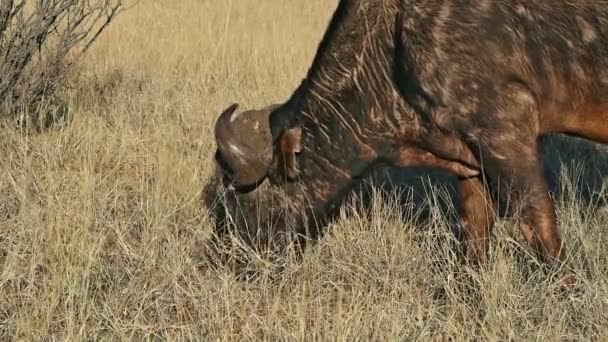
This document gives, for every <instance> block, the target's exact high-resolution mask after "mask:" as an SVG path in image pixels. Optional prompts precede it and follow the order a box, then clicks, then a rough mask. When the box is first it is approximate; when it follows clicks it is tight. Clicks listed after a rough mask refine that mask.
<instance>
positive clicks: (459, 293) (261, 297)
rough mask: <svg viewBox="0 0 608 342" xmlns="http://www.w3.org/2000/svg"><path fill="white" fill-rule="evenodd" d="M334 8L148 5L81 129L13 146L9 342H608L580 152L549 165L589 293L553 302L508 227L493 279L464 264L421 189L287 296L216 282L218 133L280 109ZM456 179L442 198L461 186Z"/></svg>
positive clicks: (600, 192)
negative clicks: (208, 186)
mask: <svg viewBox="0 0 608 342" xmlns="http://www.w3.org/2000/svg"><path fill="white" fill-rule="evenodd" d="M335 5H336V1H322V0H312V1H296V0H284V1H270V0H255V1H254V0H238V1H236V0H235V1H230V0H226V1H206V0H202V1H201V0H180V1H172V2H170V1H161V0H147V1H142V2H141V3H140V4H139V5H137V6H136V7H134V8H133V9H131V10H130V11H129V12H127V13H124V14H123V15H122V16H120V17H119V18H118V19H117V21H116V22H115V23H114V25H113V27H110V29H109V30H108V31H107V32H106V34H105V35H104V36H103V37H101V39H100V41H99V42H98V45H97V46H96V47H95V48H94V50H92V51H91V54H90V55H89V56H88V59H87V61H86V63H85V65H83V66H82V73H81V74H80V75H79V76H78V77H76V78H75V79H74V80H73V91H72V93H71V99H70V105H71V107H72V110H73V113H74V114H75V115H74V119H73V121H72V122H71V123H70V124H69V125H68V126H66V127H64V128H63V129H58V130H54V131H50V132H47V133H45V134H39V135H32V136H28V135H23V134H20V133H19V132H17V131H15V130H14V129H13V128H11V127H3V128H1V129H0V337H1V339H2V340H19V341H21V340H23V341H38V340H66V341H67V340H70V341H74V340H75V341H79V340H135V341H140V340H151V339H154V340H196V341H200V340H239V341H240V340H307V341H308V340H332V341H334V340H340V341H342V340H349V341H350V340H424V341H426V340H432V339H440V338H443V337H451V338H452V339H454V340H471V339H481V340H496V339H509V340H561V339H568V340H601V339H603V338H605V337H606V336H607V335H608V323H607V322H608V274H607V272H608V260H607V259H608V251H607V249H606V248H605V246H606V245H607V244H608V234H607V230H608V211H606V209H605V206H604V200H605V198H606V194H607V192H606V191H605V190H604V187H603V184H604V177H603V176H604V175H605V174H606V171H607V170H608V158H606V155H605V153H602V152H601V151H597V150H596V149H595V147H594V146H592V145H590V144H585V143H576V144H574V140H571V139H569V140H560V139H556V140H555V139H554V140H553V141H551V143H550V144H549V145H548V150H547V152H548V154H549V156H550V158H549V157H548V160H549V161H550V163H548V165H549V166H550V167H551V169H552V170H557V171H560V170H561V171H563V172H561V173H560V174H559V178H558V180H559V181H558V182H555V188H556V189H557V190H558V191H557V192H556V199H557V200H558V202H559V218H560V223H561V225H562V227H563V233H564V235H565V239H566V241H567V242H568V246H569V255H570V256H571V258H572V260H571V263H572V265H573V266H574V267H575V268H576V269H577V271H578V272H579V273H581V278H582V280H583V284H582V285H581V287H580V289H579V290H578V291H577V292H575V293H571V294H560V292H559V291H557V288H558V286H559V283H558V282H557V280H556V279H553V278H552V277H551V274H550V273H547V272H545V271H543V270H542V267H540V266H539V263H538V262H537V260H536V259H535V258H534V257H533V256H530V255H529V254H528V253H529V251H530V249H529V247H528V246H527V245H526V244H524V243H523V242H522V239H521V237H520V234H519V232H518V231H517V230H516V229H515V227H514V226H513V224H512V223H511V222H510V221H501V222H500V223H499V225H498V226H497V228H496V234H495V236H494V239H493V244H492V249H491V254H490V261H489V263H488V264H487V265H485V266H484V267H483V268H482V269H481V270H469V269H467V268H466V267H464V266H462V265H460V264H459V263H458V261H457V258H456V256H455V254H454V247H453V245H454V244H453V240H454V235H453V234H452V233H451V232H450V230H449V228H448V224H447V221H448V216H447V214H446V213H449V212H450V211H449V203H450V201H445V200H443V197H442V195H441V194H442V193H446V194H448V195H449V194H450V193H452V194H453V192H450V190H449V189H450V188H449V187H447V188H446V189H447V190H446V191H442V190H441V188H440V189H437V188H432V187H428V186H427V187H420V184H418V183H419V182H418V181H416V177H414V176H411V175H408V174H401V175H399V177H397V178H395V179H396V180H395V182H397V183H400V184H405V185H407V184H410V185H416V189H418V190H419V192H418V195H417V196H414V197H413V198H414V200H411V201H405V202H406V203H405V205H398V202H399V201H398V200H399V199H403V198H407V197H404V196H397V195H391V194H394V192H392V193H389V195H380V194H379V193H378V194H376V195H375V196H374V198H373V202H372V205H371V207H368V208H367V209H365V210H369V211H371V213H372V215H371V216H368V215H365V212H364V209H357V207H356V206H347V207H346V208H345V211H344V215H343V216H344V217H343V218H342V219H341V220H339V222H338V223H337V224H335V225H334V226H332V227H331V232H330V234H329V235H328V236H326V237H325V238H324V239H323V240H322V241H320V243H319V244H317V245H316V246H315V247H314V248H312V249H310V250H309V251H307V253H306V256H305V258H304V260H303V261H302V262H299V263H297V262H294V263H290V264H289V265H288V267H287V269H286V271H285V272H284V273H283V275H282V276H281V277H280V278H279V279H275V280H274V281H270V280H269V279H267V278H265V277H263V276H262V277H261V278H259V279H257V280H256V281H253V282H250V283H245V282H239V281H237V280H236V279H235V277H234V275H232V274H230V273H228V272H226V273H220V274H214V273H210V272H207V271H206V268H205V260H204V259H203V256H202V250H201V249H202V245H203V244H204V242H205V240H206V239H207V236H208V233H209V228H210V222H209V219H208V216H207V213H206V212H205V211H204V209H203V206H202V204H201V203H200V192H201V190H202V187H203V185H204V183H205V181H206V179H207V178H208V177H209V176H210V174H211V172H212V158H211V155H212V152H213V148H214V143H213V138H212V125H213V121H214V119H215V116H216V115H217V114H218V113H219V111H220V110H221V109H223V108H224V107H225V106H227V105H228V104H230V103H232V102H239V103H241V104H242V106H243V107H245V108H251V107H260V106H263V105H267V104H269V103H272V102H278V101H283V100H285V99H286V98H287V96H289V94H290V92H291V91H292V89H293V88H294V87H295V86H296V85H297V84H298V83H299V81H300V79H301V77H303V76H304V74H305V72H306V69H307V67H308V65H309V63H310V61H311V59H312V57H313V54H314V52H315V48H316V45H317V43H318V41H319V40H320V38H321V35H322V33H323V30H324V29H325V25H326V23H327V21H328V19H329V16H330V15H331V13H332V11H333V9H334V7H335ZM573 145H575V146H574V147H573ZM558 150H561V151H564V152H563V153H561V154H557V152H556V151H558ZM559 156H562V157H563V159H564V161H565V163H564V164H560V163H559V162H557V161H556V160H557V159H556V157H559ZM560 165H561V166H560ZM391 172H393V174H394V175H397V174H396V173H395V171H394V170H393V171H391ZM444 178H445V177H444ZM444 178H441V177H439V178H436V180H437V179H438V180H441V181H443V183H440V184H443V185H446V184H447V185H449V184H450V180H449V179H447V180H446V179H444ZM417 182H418V183H417ZM425 191H426V192H425ZM446 203H448V204H447V207H448V209H447V210H446ZM420 208H426V209H427V210H426V211H424V215H422V214H418V209H420ZM442 208H443V209H442ZM402 214H403V215H402ZM403 216H405V217H406V219H403ZM408 217H409V218H408ZM416 218H420V220H417V221H416V220H415V219H416ZM415 222H418V223H415Z"/></svg>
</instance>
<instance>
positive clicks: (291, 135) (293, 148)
mask: <svg viewBox="0 0 608 342" xmlns="http://www.w3.org/2000/svg"><path fill="white" fill-rule="evenodd" d="M301 140H302V128H300V127H299V126H297V127H294V128H290V129H288V130H286V131H285V132H283V134H282V135H281V138H280V144H279V148H280V152H281V153H280V155H281V156H282V163H281V164H282V167H284V168H285V169H284V172H285V177H286V178H287V179H288V180H295V179H296V178H297V177H298V175H299V174H300V169H299V168H298V162H297V160H296V155H297V154H299V153H300V152H302V143H301Z"/></svg>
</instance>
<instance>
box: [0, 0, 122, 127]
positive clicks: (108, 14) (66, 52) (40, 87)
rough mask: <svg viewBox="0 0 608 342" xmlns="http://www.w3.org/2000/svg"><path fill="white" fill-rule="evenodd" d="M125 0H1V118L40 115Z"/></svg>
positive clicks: (118, 11) (120, 9)
mask: <svg viewBox="0 0 608 342" xmlns="http://www.w3.org/2000/svg"><path fill="white" fill-rule="evenodd" d="M124 2H125V0H0V115H3V116H6V115H14V114H16V112H17V111H19V110H22V111H23V110H26V111H31V110H39V108H37V107H39V105H40V104H41V103H42V102H44V101H45V100H46V99H48V98H53V97H55V96H56V94H57V92H58V90H60V89H61V87H62V86H63V85H64V84H65V81H66V79H67V76H68V75H69V72H70V70H71V69H72V68H73V66H74V65H75V64H76V63H77V62H78V61H79V60H80V59H81V57H82V56H83V55H84V54H85V52H86V51H87V50H88V49H89V48H90V47H91V46H92V45H93V44H94V42H95V41H96V40H97V38H98V37H99V36H100V34H101V33H102V32H103V31H104V30H105V29H106V28H107V27H108V26H109V25H110V23H111V22H112V21H113V20H114V19H115V18H116V16H117V15H118V14H119V13H120V12H122V10H124Z"/></svg>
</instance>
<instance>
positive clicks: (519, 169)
mask: <svg viewBox="0 0 608 342" xmlns="http://www.w3.org/2000/svg"><path fill="white" fill-rule="evenodd" d="M497 93H498V94H501V95H500V96H499V98H497V99H495V101H491V102H489V103H487V105H488V106H487V108H489V109H491V110H490V111H488V112H486V113H483V115H480V116H478V119H479V122H480V123H481V126H480V128H481V130H480V134H479V135H478V137H477V142H478V147H479V152H480V157H481V158H480V160H481V161H482V169H483V170H484V171H485V173H486V174H487V175H488V177H489V178H490V179H491V181H492V182H493V183H494V184H495V185H496V184H497V183H498V184H500V185H501V186H500V188H499V189H506V191H508V192H509V197H510V198H511V200H512V201H511V203H513V204H515V206H516V207H518V208H520V209H521V210H522V215H521V225H520V227H521V230H522V233H523V235H524V237H525V238H526V240H527V241H528V242H529V243H530V244H531V245H532V246H534V247H535V249H536V250H537V251H538V252H540V254H541V255H542V256H543V257H544V259H545V260H546V261H547V262H549V263H550V264H552V265H558V264H561V263H562V262H563V261H564V249H563V246H562V241H561V238H560V235H559V232H558V229H557V218H556V213H555V205H554V203H553V200H552V199H551V197H550V196H549V189H548V186H547V182H546V180H545V178H544V175H543V172H542V168H541V163H540V158H539V147H538V137H539V128H538V126H539V125H538V110H537V107H536V102H535V99H534V97H533V96H532V94H530V93H529V92H528V91H527V90H526V89H525V88H524V87H520V86H518V85H510V86H507V87H505V88H503V89H500V91H497ZM503 185H504V186H503ZM502 191H503V190H501V192H502ZM571 280H572V278H571V276H570V275H569V276H568V277H567V278H566V279H565V281H566V285H571Z"/></svg>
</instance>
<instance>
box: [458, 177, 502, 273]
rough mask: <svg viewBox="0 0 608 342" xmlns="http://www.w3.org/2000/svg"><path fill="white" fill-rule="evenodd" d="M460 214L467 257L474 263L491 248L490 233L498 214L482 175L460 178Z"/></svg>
mask: <svg viewBox="0 0 608 342" xmlns="http://www.w3.org/2000/svg"><path fill="white" fill-rule="evenodd" d="M458 198H459V203H458V204H459V205H458V209H459V214H460V218H461V220H462V227H463V231H464V235H465V236H464V237H465V244H466V257H467V260H468V261H469V262H471V263H472V264H477V263H480V262H482V261H484V260H485V258H486V256H487V252H488V248H489V241H490V233H491V230H492V227H493V226H494V222H495V221H496V214H495V211H494V209H493V207H492V203H493V202H492V199H491V197H490V195H489V193H488V192H487V191H486V188H485V187H484V184H483V183H482V181H481V177H471V178H462V179H459V180H458Z"/></svg>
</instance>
